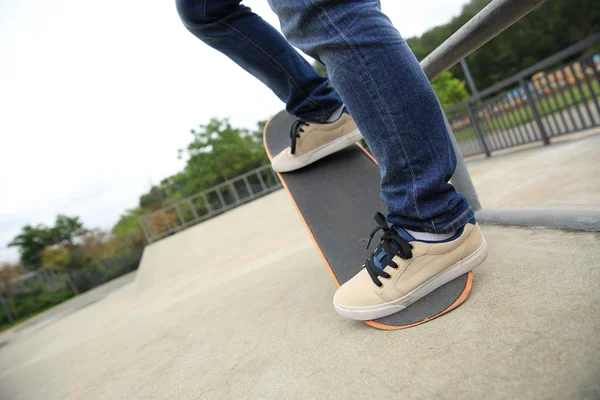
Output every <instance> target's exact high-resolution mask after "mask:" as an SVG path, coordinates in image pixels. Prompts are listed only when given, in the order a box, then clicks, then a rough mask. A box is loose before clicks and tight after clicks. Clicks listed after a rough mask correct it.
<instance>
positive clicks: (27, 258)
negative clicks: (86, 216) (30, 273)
mask: <svg viewBox="0 0 600 400" xmlns="http://www.w3.org/2000/svg"><path fill="white" fill-rule="evenodd" d="M85 232H86V229H85V228H84V227H83V223H82V222H81V221H80V220H79V217H68V216H66V215H60V214H59V215H57V216H56V220H55V223H54V226H52V227H47V226H45V225H43V224H38V225H36V226H31V225H25V226H24V227H23V228H21V233H20V234H18V235H17V236H15V237H14V239H13V240H12V241H11V242H10V243H9V244H8V245H9V246H11V247H17V248H18V249H19V253H20V257H21V264H22V265H23V267H24V268H25V269H28V270H37V269H40V268H41V266H42V253H43V251H44V249H46V248H47V247H50V246H54V245H60V246H71V247H73V246H74V240H75V239H76V238H77V237H79V236H81V235H82V234H84V233H85Z"/></svg>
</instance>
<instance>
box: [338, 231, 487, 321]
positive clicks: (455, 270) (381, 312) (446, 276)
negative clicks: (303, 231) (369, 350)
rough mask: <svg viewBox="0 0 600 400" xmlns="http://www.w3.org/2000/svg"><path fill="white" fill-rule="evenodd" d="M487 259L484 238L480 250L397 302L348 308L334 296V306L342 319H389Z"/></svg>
mask: <svg viewBox="0 0 600 400" xmlns="http://www.w3.org/2000/svg"><path fill="white" fill-rule="evenodd" d="M486 257H487V242H486V240H485V238H484V239H483V243H482V244H481V246H479V248H478V249H477V250H475V251H474V252H473V253H472V254H471V255H469V256H468V257H467V258H465V259H464V260H461V261H459V262H457V263H456V264H454V265H452V266H451V267H449V268H446V269H445V270H444V271H442V272H440V273H439V274H437V275H436V276H434V277H432V278H430V279H429V280H428V281H426V282H424V283H422V284H421V285H420V286H418V287H417V288H415V289H413V290H412V291H411V292H410V293H408V294H407V295H405V296H403V297H401V298H399V299H397V300H394V301H390V302H387V303H383V304H378V305H375V306H366V307H348V306H343V305H341V304H338V303H337V301H336V296H333V305H334V307H335V310H336V311H337V313H338V314H340V315H341V316H342V317H345V318H349V319H355V320H359V321H368V320H372V319H378V318H383V317H387V316H388V315H392V314H395V313H397V312H398V311H402V310H404V309H405V308H406V307H408V306H410V305H411V304H413V303H414V302H416V301H417V300H419V299H420V298H422V297H425V296H426V295H428V294H429V293H431V292H433V291H434V290H435V289H437V288H439V287H440V286H443V285H445V284H446V283H448V282H450V281H452V280H454V279H456V278H458V277H459V276H461V275H464V274H466V273H467V272H469V271H472V270H473V269H474V268H475V267H477V266H478V265H480V264H481V263H483V262H484V261H485V259H486ZM336 295H337V293H336Z"/></svg>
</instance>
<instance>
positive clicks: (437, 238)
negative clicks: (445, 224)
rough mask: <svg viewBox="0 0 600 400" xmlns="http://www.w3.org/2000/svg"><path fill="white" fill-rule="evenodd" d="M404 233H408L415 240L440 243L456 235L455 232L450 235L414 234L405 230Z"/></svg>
mask: <svg viewBox="0 0 600 400" xmlns="http://www.w3.org/2000/svg"><path fill="white" fill-rule="evenodd" d="M405 231H406V232H408V233H410V235H411V236H412V237H414V238H415V239H417V240H425V241H427V242H440V241H442V240H446V239H450V238H451V237H452V236H454V235H455V234H456V231H453V232H450V233H429V232H415V231H409V230H408V229H405Z"/></svg>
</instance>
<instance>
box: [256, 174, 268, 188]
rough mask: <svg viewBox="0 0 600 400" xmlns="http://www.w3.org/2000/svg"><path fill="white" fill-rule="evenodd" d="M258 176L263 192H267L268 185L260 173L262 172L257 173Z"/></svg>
mask: <svg viewBox="0 0 600 400" xmlns="http://www.w3.org/2000/svg"><path fill="white" fill-rule="evenodd" d="M256 176H257V177H258V181H259V182H260V187H262V191H263V192H264V191H266V190H267V184H266V183H265V180H264V179H263V177H262V174H261V173H260V171H257V172H256Z"/></svg>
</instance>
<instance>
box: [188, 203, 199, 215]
mask: <svg viewBox="0 0 600 400" xmlns="http://www.w3.org/2000/svg"><path fill="white" fill-rule="evenodd" d="M188 204H189V205H190V209H191V210H192V214H194V220H196V219H198V218H199V217H198V212H197V211H196V206H194V203H192V200H191V199H188Z"/></svg>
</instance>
